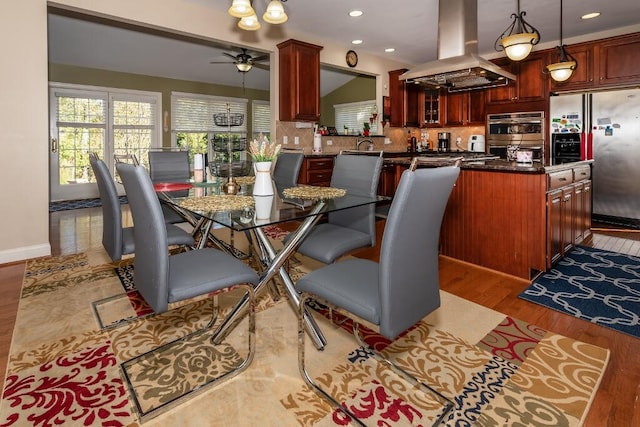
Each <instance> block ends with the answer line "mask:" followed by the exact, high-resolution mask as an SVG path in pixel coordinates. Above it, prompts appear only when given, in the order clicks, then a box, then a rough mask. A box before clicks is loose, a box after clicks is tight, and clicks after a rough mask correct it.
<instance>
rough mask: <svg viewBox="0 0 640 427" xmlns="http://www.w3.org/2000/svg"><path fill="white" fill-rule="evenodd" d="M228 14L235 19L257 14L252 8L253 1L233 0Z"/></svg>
mask: <svg viewBox="0 0 640 427" xmlns="http://www.w3.org/2000/svg"><path fill="white" fill-rule="evenodd" d="M228 12H229V15H231V16H233V17H234V18H244V17H247V16H251V15H255V14H256V12H255V11H254V10H253V8H252V7H251V0H233V2H232V3H231V7H230V8H229V10H228Z"/></svg>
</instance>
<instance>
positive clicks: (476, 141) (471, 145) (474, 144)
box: [467, 135, 485, 153]
mask: <svg viewBox="0 0 640 427" xmlns="http://www.w3.org/2000/svg"><path fill="white" fill-rule="evenodd" d="M467 150H469V151H474V152H476V153H484V150H485V148H484V135H471V136H469V139H468V140H467Z"/></svg>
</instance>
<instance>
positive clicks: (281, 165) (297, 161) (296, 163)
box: [273, 153, 304, 189]
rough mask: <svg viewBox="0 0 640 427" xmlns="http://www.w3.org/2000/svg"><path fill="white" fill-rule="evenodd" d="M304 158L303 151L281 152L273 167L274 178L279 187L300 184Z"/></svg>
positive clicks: (283, 187)
mask: <svg viewBox="0 0 640 427" xmlns="http://www.w3.org/2000/svg"><path fill="white" fill-rule="evenodd" d="M303 160H304V154H302V153H280V155H279V156H278V159H277V160H276V165H275V166H274V167H273V180H274V181H275V183H276V186H277V187H278V189H285V188H289V187H295V186H296V185H298V175H300V168H301V167H302V161H303Z"/></svg>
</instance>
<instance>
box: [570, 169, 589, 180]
mask: <svg viewBox="0 0 640 427" xmlns="http://www.w3.org/2000/svg"><path fill="white" fill-rule="evenodd" d="M590 178H591V167H589V166H580V167H578V168H574V169H573V180H574V181H582V180H583V179H590Z"/></svg>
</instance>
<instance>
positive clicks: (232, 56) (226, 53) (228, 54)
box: [222, 52, 238, 61]
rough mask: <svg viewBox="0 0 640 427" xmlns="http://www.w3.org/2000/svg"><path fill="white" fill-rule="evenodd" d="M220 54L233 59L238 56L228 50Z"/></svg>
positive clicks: (236, 58)
mask: <svg viewBox="0 0 640 427" xmlns="http://www.w3.org/2000/svg"><path fill="white" fill-rule="evenodd" d="M222 54H223V55H226V56H228V57H229V58H231V59H233V60H234V61H237V60H238V57H237V56H236V55H232V54H230V53H229V52H222Z"/></svg>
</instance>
